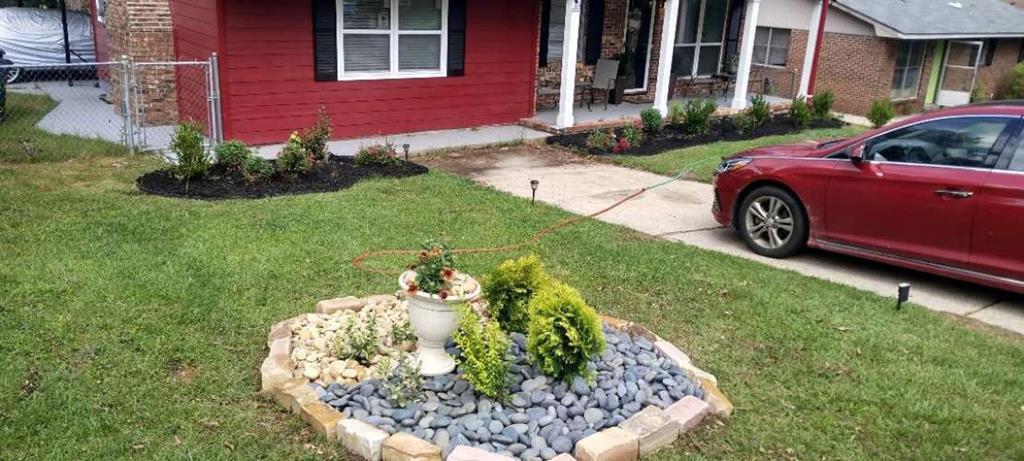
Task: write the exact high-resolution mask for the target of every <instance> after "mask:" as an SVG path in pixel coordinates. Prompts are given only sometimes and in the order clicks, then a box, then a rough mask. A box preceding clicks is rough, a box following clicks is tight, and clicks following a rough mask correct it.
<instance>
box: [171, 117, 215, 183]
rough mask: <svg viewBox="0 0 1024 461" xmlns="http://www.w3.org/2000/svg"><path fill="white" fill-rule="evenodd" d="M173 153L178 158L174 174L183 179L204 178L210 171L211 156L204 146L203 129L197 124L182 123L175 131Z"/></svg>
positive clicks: (172, 139)
mask: <svg viewBox="0 0 1024 461" xmlns="http://www.w3.org/2000/svg"><path fill="white" fill-rule="evenodd" d="M171 152H174V154H175V155H177V157H178V166H177V167H175V168H174V172H175V174H177V175H178V177H179V178H181V179H192V178H197V177H200V176H203V175H205V174H206V172H207V171H208V170H209V169H210V154H209V153H207V152H206V147H205V146H203V128H202V127H200V126H199V125H198V124H196V123H192V122H188V123H182V124H180V125H178V127H177V128H175V129H174V135H173V137H172V138H171Z"/></svg>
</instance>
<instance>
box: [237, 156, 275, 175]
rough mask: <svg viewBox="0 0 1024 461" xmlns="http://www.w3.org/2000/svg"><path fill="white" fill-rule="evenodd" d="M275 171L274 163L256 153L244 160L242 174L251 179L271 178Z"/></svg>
mask: <svg viewBox="0 0 1024 461" xmlns="http://www.w3.org/2000/svg"><path fill="white" fill-rule="evenodd" d="M274 172H275V169H274V164H273V163H270V161H269V160H266V159H263V158H260V157H257V156H255V155H250V156H248V157H246V158H245V160H243V161H242V174H243V175H244V176H245V178H246V179H248V180H249V181H254V180H258V179H266V178H269V177H271V176H273V175H274Z"/></svg>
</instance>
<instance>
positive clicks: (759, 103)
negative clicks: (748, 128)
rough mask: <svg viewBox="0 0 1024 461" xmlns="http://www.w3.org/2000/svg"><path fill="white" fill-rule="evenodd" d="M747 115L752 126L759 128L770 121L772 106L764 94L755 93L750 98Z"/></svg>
mask: <svg viewBox="0 0 1024 461" xmlns="http://www.w3.org/2000/svg"><path fill="white" fill-rule="evenodd" d="M747 115H748V116H750V119H751V122H752V123H753V126H754V128H760V127H762V126H765V125H766V124H767V123H768V122H769V121H771V119H772V108H771V106H770V105H769V104H768V100H767V99H765V97H764V96H762V95H756V96H754V97H753V98H751V99H750V107H749V108H747Z"/></svg>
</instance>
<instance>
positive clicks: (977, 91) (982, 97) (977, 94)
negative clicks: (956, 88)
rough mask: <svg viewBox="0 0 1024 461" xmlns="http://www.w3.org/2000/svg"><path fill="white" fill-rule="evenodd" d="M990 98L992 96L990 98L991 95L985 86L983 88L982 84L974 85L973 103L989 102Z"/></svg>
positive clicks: (972, 91) (972, 90)
mask: <svg viewBox="0 0 1024 461" xmlns="http://www.w3.org/2000/svg"><path fill="white" fill-rule="evenodd" d="M989 99H991V98H989V95H988V93H987V92H986V91H985V88H983V87H982V86H981V85H980V84H978V85H974V88H972V89H971V102H972V103H979V102H987V101H988V100H989Z"/></svg>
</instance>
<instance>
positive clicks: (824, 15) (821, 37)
mask: <svg viewBox="0 0 1024 461" xmlns="http://www.w3.org/2000/svg"><path fill="white" fill-rule="evenodd" d="M830 3H831V1H830V0H822V3H821V18H820V19H819V20H818V39H817V41H816V43H815V44H814V60H813V62H812V64H811V81H810V82H808V85H807V94H808V95H810V97H814V86H815V85H814V84H815V82H816V81H817V80H818V65H819V64H820V63H821V45H822V43H824V42H825V21H826V20H827V19H828V9H829V4H830Z"/></svg>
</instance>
